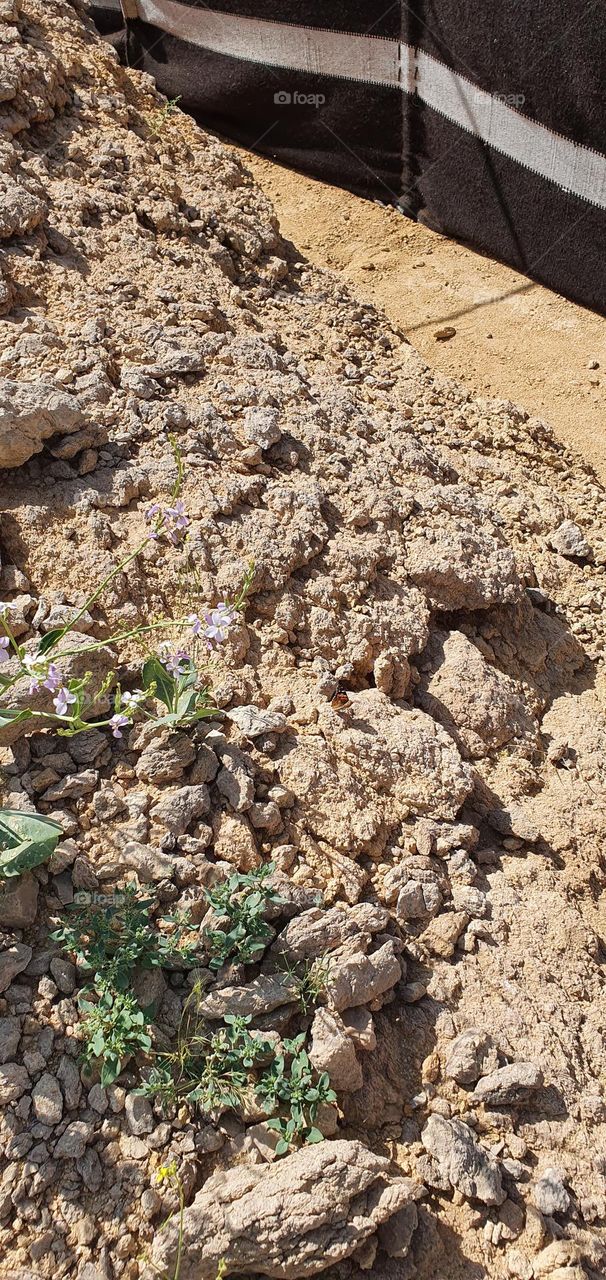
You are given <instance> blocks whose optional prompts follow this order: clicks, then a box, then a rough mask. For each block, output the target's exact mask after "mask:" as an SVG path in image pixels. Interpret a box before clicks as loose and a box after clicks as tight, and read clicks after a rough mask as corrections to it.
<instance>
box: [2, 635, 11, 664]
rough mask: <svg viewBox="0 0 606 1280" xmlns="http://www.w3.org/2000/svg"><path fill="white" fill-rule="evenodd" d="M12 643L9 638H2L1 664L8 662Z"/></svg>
mask: <svg viewBox="0 0 606 1280" xmlns="http://www.w3.org/2000/svg"><path fill="white" fill-rule="evenodd" d="M10 643H11V642H10V640H9V638H8V636H0V664H1V663H3V662H8V658H9V654H8V650H9V649H10Z"/></svg>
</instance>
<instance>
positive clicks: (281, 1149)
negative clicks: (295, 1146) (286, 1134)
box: [276, 1138, 288, 1156]
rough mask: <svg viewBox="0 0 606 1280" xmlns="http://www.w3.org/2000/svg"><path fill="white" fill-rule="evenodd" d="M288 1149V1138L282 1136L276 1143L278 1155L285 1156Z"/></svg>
mask: <svg viewBox="0 0 606 1280" xmlns="http://www.w3.org/2000/svg"><path fill="white" fill-rule="evenodd" d="M287 1151H288V1143H287V1141H286V1139H285V1138H280V1140H279V1142H277V1143H276V1155H277V1156H285V1155H286V1152H287Z"/></svg>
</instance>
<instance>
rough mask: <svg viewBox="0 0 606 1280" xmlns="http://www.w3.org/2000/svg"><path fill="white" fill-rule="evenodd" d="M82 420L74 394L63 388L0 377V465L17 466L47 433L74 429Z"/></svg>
mask: <svg viewBox="0 0 606 1280" xmlns="http://www.w3.org/2000/svg"><path fill="white" fill-rule="evenodd" d="M82 421H83V415H82V410H81V408H80V405H79V404H78V401H77V399H76V397H75V396H73V395H71V394H70V392H69V391H66V390H65V389H64V388H63V387H61V386H59V385H55V384H54V383H52V382H42V381H40V382H12V381H10V379H8V378H2V379H0V467H20V466H21V465H22V463H24V462H27V460H28V458H31V457H32V454H34V453H39V452H40V450H41V449H42V448H43V447H44V442H45V440H48V438H49V436H52V435H54V434H55V432H61V433H62V434H63V435H64V434H65V433H66V432H69V431H76V430H77V429H78V428H79V427H80V425H81V423H82Z"/></svg>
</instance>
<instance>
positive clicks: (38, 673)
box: [23, 653, 49, 693]
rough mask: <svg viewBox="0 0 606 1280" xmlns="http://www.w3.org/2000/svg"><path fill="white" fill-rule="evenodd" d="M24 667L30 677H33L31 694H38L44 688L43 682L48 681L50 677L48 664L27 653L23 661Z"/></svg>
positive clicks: (30, 684) (30, 683)
mask: <svg viewBox="0 0 606 1280" xmlns="http://www.w3.org/2000/svg"><path fill="white" fill-rule="evenodd" d="M23 666H24V667H25V670H26V671H27V673H28V675H29V676H31V679H30V682H29V692H30V693H37V692H38V690H39V689H41V688H42V681H43V680H46V677H47V675H48V669H49V668H48V663H47V662H45V661H44V659H42V660H40V659H39V658H38V656H37V655H35V656H33V655H32V654H29V653H26V655H25V657H24V659H23Z"/></svg>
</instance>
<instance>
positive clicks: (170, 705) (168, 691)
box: [116, 650, 220, 728]
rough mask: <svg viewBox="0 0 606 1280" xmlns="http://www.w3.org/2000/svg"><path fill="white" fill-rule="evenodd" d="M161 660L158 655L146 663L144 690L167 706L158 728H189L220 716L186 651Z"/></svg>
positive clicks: (119, 706)
mask: <svg viewBox="0 0 606 1280" xmlns="http://www.w3.org/2000/svg"><path fill="white" fill-rule="evenodd" d="M170 663H171V660H170V658H168V659H164V661H162V659H161V658H159V657H158V656H157V655H156V654H152V656H151V657H150V658H148V659H147V661H146V662H145V663H144V664H143V670H142V677H143V688H144V689H145V691H146V692H147V694H148V695H149V697H150V698H155V700H156V701H157V702H161V703H162V705H163V706H165V707H166V714H164V715H161V716H155V717H154V719H155V721H156V723H157V724H159V725H170V726H171V727H173V726H176V725H180V726H182V727H184V728H187V727H188V726H189V725H193V724H196V723H197V721H198V720H204V719H208V718H209V717H212V716H216V715H219V714H220V712H219V711H218V710H217V708H216V707H215V706H214V705H213V703H212V702H211V700H210V698H209V694H208V687H207V686H204V687H202V688H200V684H199V676H198V670H197V668H196V664H195V662H194V661H193V659H192V658H190V656H189V654H188V653H186V651H185V650H182V651H179V650H177V653H176V654H175V655H174V656H173V659H172V666H170V669H169V664H170ZM116 710H117V711H118V713H119V712H120V710H121V699H120V698H118V699H117V700H116ZM150 718H151V717H150Z"/></svg>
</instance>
